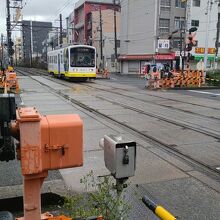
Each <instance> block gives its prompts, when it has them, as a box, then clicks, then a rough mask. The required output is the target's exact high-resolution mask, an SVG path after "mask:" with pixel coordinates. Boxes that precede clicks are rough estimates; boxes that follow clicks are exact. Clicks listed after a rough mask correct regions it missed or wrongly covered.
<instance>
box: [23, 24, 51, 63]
mask: <svg viewBox="0 0 220 220" xmlns="http://www.w3.org/2000/svg"><path fill="white" fill-rule="evenodd" d="M51 29H52V23H51V22H41V21H24V20H23V21H22V42H23V59H24V61H26V62H28V61H29V60H32V59H33V58H34V57H37V58H39V57H41V55H42V48H43V45H42V42H43V41H44V39H45V38H46V37H47V34H48V32H49V31H51Z"/></svg>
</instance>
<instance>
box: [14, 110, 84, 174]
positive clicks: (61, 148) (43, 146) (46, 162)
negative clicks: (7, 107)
mask: <svg viewBox="0 0 220 220" xmlns="http://www.w3.org/2000/svg"><path fill="white" fill-rule="evenodd" d="M17 121H18V122H19V130H20V152H21V168H22V174H23V175H29V174H39V173H42V172H43V171H47V170H54V169H61V168H69V167H78V166H82V165H83V123H82V120H81V119H80V117H79V116H78V115H73V114H69V115H47V116H41V115H40V114H39V113H38V111H37V110H36V109H35V108H21V109H18V111H17Z"/></svg>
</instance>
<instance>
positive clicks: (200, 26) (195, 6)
mask: <svg viewBox="0 0 220 220" xmlns="http://www.w3.org/2000/svg"><path fill="white" fill-rule="evenodd" d="M188 10H189V11H188V16H187V21H188V28H191V27H196V28H197V31H196V36H195V39H196V41H197V45H196V47H194V48H193V49H192V51H191V54H192V56H193V57H194V59H195V60H196V61H199V60H200V59H204V54H205V46H206V41H207V48H208V55H207V58H208V62H207V66H208V67H213V64H214V59H215V50H216V49H215V48H216V36H217V21H218V2H217V1H214V0H213V1H211V0H209V1H208V0H190V1H189V2H188ZM206 39H207V40H206ZM217 43H218V42H217ZM218 44H219V43H218Z"/></svg>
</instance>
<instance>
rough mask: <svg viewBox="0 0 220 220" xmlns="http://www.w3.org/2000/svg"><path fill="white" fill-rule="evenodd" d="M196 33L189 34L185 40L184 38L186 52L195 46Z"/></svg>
mask: <svg viewBox="0 0 220 220" xmlns="http://www.w3.org/2000/svg"><path fill="white" fill-rule="evenodd" d="M195 36H196V33H193V34H191V33H189V34H188V36H187V38H186V50H187V51H191V50H192V48H193V47H194V46H195V45H196V40H195Z"/></svg>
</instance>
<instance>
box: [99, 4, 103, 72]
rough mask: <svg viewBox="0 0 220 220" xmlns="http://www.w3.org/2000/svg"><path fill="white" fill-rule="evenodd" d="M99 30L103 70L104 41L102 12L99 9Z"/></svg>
mask: <svg viewBox="0 0 220 220" xmlns="http://www.w3.org/2000/svg"><path fill="white" fill-rule="evenodd" d="M99 28H100V44H99V45H100V61H101V63H100V64H101V69H103V39H102V10H101V7H99Z"/></svg>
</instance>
